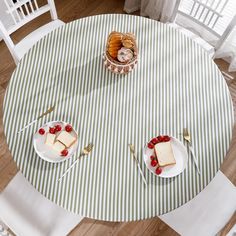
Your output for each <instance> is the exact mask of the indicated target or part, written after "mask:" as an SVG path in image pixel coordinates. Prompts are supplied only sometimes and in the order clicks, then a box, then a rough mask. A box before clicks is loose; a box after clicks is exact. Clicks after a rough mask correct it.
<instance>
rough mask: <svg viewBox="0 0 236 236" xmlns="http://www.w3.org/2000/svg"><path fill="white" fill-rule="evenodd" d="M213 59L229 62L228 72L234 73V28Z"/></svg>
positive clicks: (235, 69)
mask: <svg viewBox="0 0 236 236" xmlns="http://www.w3.org/2000/svg"><path fill="white" fill-rule="evenodd" d="M215 58H223V59H224V60H226V61H227V62H229V68H228V70H229V72H233V71H236V27H234V30H233V31H232V32H231V34H230V35H229V37H228V38H227V39H226V41H225V42H224V44H223V45H222V47H221V48H219V50H218V51H217V52H216V54H215Z"/></svg>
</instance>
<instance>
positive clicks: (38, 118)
mask: <svg viewBox="0 0 236 236" xmlns="http://www.w3.org/2000/svg"><path fill="white" fill-rule="evenodd" d="M55 107H56V105H53V106H52V107H50V108H49V109H48V110H47V111H45V112H44V113H42V114H41V115H39V116H38V117H37V118H36V119H35V120H33V121H31V122H30V123H29V124H27V125H25V126H24V127H23V128H21V129H20V130H19V131H18V132H17V133H18V134H19V133H20V132H22V131H23V130H24V129H26V128H28V127H29V126H31V125H32V124H34V123H35V122H37V121H38V120H40V119H41V118H43V117H44V116H46V115H47V114H49V113H51V112H52V111H54V109H55Z"/></svg>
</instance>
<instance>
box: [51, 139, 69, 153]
mask: <svg viewBox="0 0 236 236" xmlns="http://www.w3.org/2000/svg"><path fill="white" fill-rule="evenodd" d="M52 147H53V149H54V150H55V151H56V152H59V153H61V151H63V150H64V149H65V148H66V147H65V145H63V144H62V143H60V142H59V141H56V142H55V143H54V144H53V146H52Z"/></svg>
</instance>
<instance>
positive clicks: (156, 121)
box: [4, 15, 234, 221]
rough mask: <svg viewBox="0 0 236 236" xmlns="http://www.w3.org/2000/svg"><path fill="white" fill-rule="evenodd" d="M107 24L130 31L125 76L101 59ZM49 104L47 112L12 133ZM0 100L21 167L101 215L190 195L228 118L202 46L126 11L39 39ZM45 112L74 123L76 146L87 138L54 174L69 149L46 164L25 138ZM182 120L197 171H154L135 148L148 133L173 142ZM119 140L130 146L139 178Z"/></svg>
mask: <svg viewBox="0 0 236 236" xmlns="http://www.w3.org/2000/svg"><path fill="white" fill-rule="evenodd" d="M112 30H117V31H121V32H132V33H134V34H135V35H136V37H137V42H138V46H139V61H138V64H137V66H136V68H135V69H134V70H133V71H132V72H131V73H129V74H127V75H116V74H112V73H111V72H109V71H108V70H107V69H106V68H105V67H104V66H103V62H102V54H103V52H104V49H105V43H106V38H107V36H108V34H109V33H110V32H111V31H112ZM53 104H56V110H55V112H52V113H50V115H48V116H47V117H45V118H43V119H42V120H40V121H39V122H38V123H36V124H35V125H33V126H31V127H30V128H28V129H27V130H25V131H24V132H22V133H20V134H17V131H18V130H19V129H20V128H21V127H23V126H24V125H26V124H28V123H29V122H30V121H32V120H34V119H35V118H36V117H37V116H38V115H39V114H41V113H42V112H44V111H45V110H47V109H48V108H49V107H50V106H51V105H53ZM4 105H5V106H4V128H5V133H6V137H7V142H8V144H9V148H10V150H11V153H12V155H13V158H14V160H15V161H16V163H17V165H18V166H19V168H20V170H21V171H22V173H23V174H24V176H25V177H26V178H27V179H28V180H29V181H30V182H31V183H32V184H33V185H34V186H35V188H36V189H37V190H38V191H39V192H41V193H42V194H43V195H44V196H46V197H47V198H48V199H50V200H52V201H53V202H55V203H57V204H59V205H60V206H62V207H64V208H65V209H68V210H69V211H72V212H75V213H77V214H80V215H83V216H87V217H91V218H96V219H100V220H109V221H129V220H140V219H145V218H149V217H153V216H157V215H160V214H163V213H166V212H168V211H171V210H173V209H175V208H177V207H179V206H181V205H182V204H184V203H186V202H188V201H189V200H190V199H192V198H193V197H194V196H196V195H197V194H198V193H199V192H200V191H201V190H202V189H203V188H204V187H205V186H206V185H207V184H208V183H209V182H210V181H211V179H212V178H213V177H214V175H215V173H216V172H217V170H218V169H219V167H220V164H221V162H222V161H223V158H224V155H225V154H226V151H227V148H228V147H229V143H230V139H231V135H232V126H233V119H234V118H233V107H232V101H231V98H230V94H229V91H228V88H227V86H226V83H225V81H224V79H223V77H222V75H221V73H220V71H219V70H218V68H217V67H216V65H215V64H214V62H213V61H212V59H211V58H210V57H209V56H208V55H207V53H205V52H204V51H203V49H201V48H200V47H199V46H198V45H197V44H195V43H194V42H193V41H192V40H191V39H189V38H187V37H186V36H184V35H182V34H181V33H179V32H178V31H176V30H175V29H173V28H171V27H169V26H168V25H165V24H162V23H159V22H157V21H153V20H149V19H146V18H142V17H137V16H130V15H99V16H92V17H87V18H83V19H80V20H77V21H74V22H71V23H69V24H67V25H65V26H63V27H62V28H59V29H57V30H55V31H54V32H52V33H51V34H49V35H48V36H46V37H45V38H43V39H42V40H41V41H40V42H38V43H37V44H36V45H35V46H34V47H33V48H32V49H31V50H30V51H29V53H27V55H26V56H25V57H24V58H23V60H22V61H21V62H20V64H19V65H18V66H17V68H16V70H15V72H14V73H13V75H12V78H11V81H10V83H9V87H8V89H7V94H6V97H5V104H4ZM52 120H62V121H66V122H69V123H71V124H72V125H73V126H74V128H75V129H76V130H77V131H78V133H79V149H81V148H83V147H84V146H85V145H87V144H88V143H89V142H93V143H94V145H95V147H94V149H93V151H92V153H91V155H89V156H88V157H84V158H82V159H81V160H80V161H79V162H78V164H77V165H76V166H75V167H74V168H73V170H72V171H71V172H70V173H69V174H68V175H67V176H66V177H65V178H64V179H63V181H61V182H57V178H58V177H59V176H61V174H62V173H63V172H64V171H65V169H66V168H68V167H69V166H70V165H71V163H72V162H73V161H74V160H75V158H76V157H75V156H74V157H73V158H71V159H69V160H67V161H66V162H63V163H60V164H52V163H48V162H45V161H43V160H42V159H40V157H38V156H37V155H36V153H35V151H34V148H33V144H32V136H33V133H34V132H35V131H37V130H38V128H39V127H40V126H41V125H42V124H43V123H45V122H47V121H52ZM183 127H188V129H189V130H190V132H191V134H192V140H193V148H194V151H195V154H196V156H197V158H198V164H199V166H200V169H201V171H202V174H201V176H199V175H198V174H197V172H196V169H195V166H194V163H193V161H192V158H189V162H188V166H187V168H186V170H185V171H184V172H183V173H182V174H181V175H179V176H177V177H175V178H170V179H163V178H158V177H156V176H154V175H153V174H152V173H151V172H149V171H148V170H147V168H146V167H145V164H144V162H143V155H142V148H143V147H144V145H145V143H146V142H147V141H148V140H150V139H151V138H152V137H154V136H157V135H158V134H170V135H173V136H175V137H177V138H179V139H180V140H182V141H183V137H182V136H181V135H180V133H181V132H182V130H183ZM128 143H133V144H134V145H135V147H136V150H137V152H138V159H139V160H140V163H141V168H142V169H143V171H144V175H145V176H146V178H147V182H148V187H145V185H144V184H143V181H142V179H141V176H140V174H139V172H138V169H137V166H136V164H135V162H134V160H133V158H131V155H130V150H129V148H128ZM78 153H79V152H78ZM78 153H77V154H78ZM39 207H40V206H39ZM35 210H37V209H35Z"/></svg>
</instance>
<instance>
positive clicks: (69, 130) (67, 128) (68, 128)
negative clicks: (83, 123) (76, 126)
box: [65, 125, 73, 132]
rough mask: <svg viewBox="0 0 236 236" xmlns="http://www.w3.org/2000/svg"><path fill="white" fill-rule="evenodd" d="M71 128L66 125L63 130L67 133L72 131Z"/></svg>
mask: <svg viewBox="0 0 236 236" xmlns="http://www.w3.org/2000/svg"><path fill="white" fill-rule="evenodd" d="M72 129H73V128H72V126H71V125H66V127H65V130H66V131H67V132H71V131H72Z"/></svg>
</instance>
